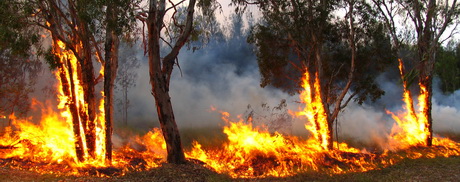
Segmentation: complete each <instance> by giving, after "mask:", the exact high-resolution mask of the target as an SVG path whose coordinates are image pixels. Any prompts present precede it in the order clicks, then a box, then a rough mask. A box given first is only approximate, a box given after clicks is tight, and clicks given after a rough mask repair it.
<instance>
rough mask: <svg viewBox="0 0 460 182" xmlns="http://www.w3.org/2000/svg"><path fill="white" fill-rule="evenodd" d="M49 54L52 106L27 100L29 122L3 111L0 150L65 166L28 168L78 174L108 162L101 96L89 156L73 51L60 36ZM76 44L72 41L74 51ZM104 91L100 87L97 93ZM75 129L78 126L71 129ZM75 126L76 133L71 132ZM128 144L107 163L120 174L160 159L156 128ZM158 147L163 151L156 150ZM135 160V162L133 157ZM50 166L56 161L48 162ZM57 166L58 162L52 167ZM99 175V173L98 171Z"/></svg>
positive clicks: (8, 155)
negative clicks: (5, 121) (6, 123)
mask: <svg viewBox="0 0 460 182" xmlns="http://www.w3.org/2000/svg"><path fill="white" fill-rule="evenodd" d="M53 47H54V53H55V55H56V57H57V58H58V59H59V60H58V61H59V64H60V65H59V66H58V69H57V70H56V71H55V72H54V74H55V76H56V78H57V85H56V89H57V90H58V92H59V93H58V95H57V98H58V101H59V104H58V105H57V108H53V107H51V104H50V103H45V104H42V103H40V102H38V101H36V100H33V104H32V106H33V108H34V109H36V110H39V113H40V114H41V116H42V117H41V118H40V120H39V124H34V123H33V122H32V121H33V120H34V118H32V117H30V118H26V119H17V118H16V117H15V116H14V115H11V116H9V119H10V120H12V126H10V127H7V128H5V132H4V133H3V134H2V135H3V136H1V137H0V147H3V148H5V149H6V150H0V158H2V159H13V160H16V159H19V160H23V162H25V161H26V162H32V163H46V164H49V166H53V165H60V164H65V166H66V167H65V168H67V170H62V169H61V168H60V169H49V168H44V169H41V168H39V167H33V168H32V170H35V171H37V172H40V173H54V172H57V171H60V172H63V173H69V172H70V173H72V174H84V173H85V172H82V170H83V171H84V169H85V168H91V167H92V168H103V167H108V166H109V165H110V164H107V163H106V160H105V133H104V132H105V118H104V116H105V115H104V114H105V113H104V100H103V99H100V102H99V111H98V113H97V115H96V119H95V126H96V127H95V128H94V130H95V131H94V132H95V133H96V138H95V143H96V148H95V155H94V157H92V156H91V155H90V154H89V152H88V150H87V148H88V146H87V143H86V142H85V141H86V138H85V137H86V135H85V130H90V128H88V127H89V126H88V124H86V125H84V124H83V122H85V121H84V119H83V118H81V116H80V114H81V113H83V114H84V115H88V106H87V104H86V103H85V100H84V91H83V86H82V84H81V82H80V78H79V74H78V73H79V69H81V68H80V67H79V64H78V62H77V59H76V57H75V54H74V53H73V52H72V51H71V50H69V49H67V48H66V45H65V44H64V43H63V42H61V41H56V42H53ZM78 49H81V47H79V46H77V50H78ZM103 94H104V93H103V92H101V95H103ZM72 104H74V105H75V106H76V107H77V109H78V112H79V113H77V114H78V115H77V119H78V126H79V128H75V126H74V123H73V122H74V119H75V115H72V112H71V110H70V105H72ZM75 129H78V130H75ZM75 131H78V132H79V133H75ZM77 134H78V135H79V136H80V137H81V141H83V142H82V143H81V146H79V147H81V148H82V149H83V152H84V156H83V160H81V159H79V157H78V156H77V153H76V147H77V146H78V145H79V144H78V143H76V139H77V138H78V135H77ZM128 144H130V145H136V146H138V147H139V146H140V148H141V149H138V150H136V149H133V147H132V146H128V145H127V146H124V147H121V148H120V149H119V150H117V151H115V152H114V154H113V163H112V166H113V167H116V168H119V169H121V171H123V172H119V173H124V172H125V171H128V170H139V169H150V168H152V167H157V166H158V165H159V164H160V163H161V162H163V161H164V160H163V159H164V156H165V155H164V149H165V148H166V146H165V144H164V141H163V138H162V134H161V132H160V131H159V130H153V131H151V132H149V133H147V134H146V135H145V136H144V137H136V138H133V139H131V140H130V142H129V143H128ZM161 151H163V152H161ZM133 161H136V162H133ZM54 167H56V166H54ZM56 168H59V167H56ZM101 175H102V176H103V174H101Z"/></svg>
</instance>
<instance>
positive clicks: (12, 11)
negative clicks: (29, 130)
mask: <svg viewBox="0 0 460 182" xmlns="http://www.w3.org/2000/svg"><path fill="white" fill-rule="evenodd" d="M32 11H33V10H32V7H29V6H27V3H26V2H22V1H17V0H1V1H0V75H1V76H0V115H9V114H11V113H13V112H14V113H15V115H16V116H24V115H25V114H26V113H27V111H28V110H29V105H30V100H29V97H28V94H29V92H31V91H32V90H33V85H34V83H35V78H36V77H37V75H36V74H37V73H38V71H39V70H40V69H41V64H40V62H39V61H38V59H37V58H38V55H37V54H38V53H39V52H40V51H41V49H40V46H39V45H38V43H39V35H38V33H39V31H37V30H36V29H34V27H32V26H30V15H31V12H32ZM34 52H38V53H34ZM34 54H35V55H34Z"/></svg>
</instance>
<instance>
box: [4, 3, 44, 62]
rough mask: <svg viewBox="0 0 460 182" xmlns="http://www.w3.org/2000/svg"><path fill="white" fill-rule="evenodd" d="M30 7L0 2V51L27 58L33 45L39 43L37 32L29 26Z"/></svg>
mask: <svg viewBox="0 0 460 182" xmlns="http://www.w3.org/2000/svg"><path fill="white" fill-rule="evenodd" d="M29 11H30V7H27V6H24V5H23V4H21V3H19V2H18V1H14V0H2V1H0V51H8V52H10V53H11V55H14V56H20V57H27V56H29V51H30V48H31V46H32V45H34V44H36V43H38V41H39V36H38V35H37V33H38V32H37V31H36V30H34V29H31V28H30V27H29V24H28V19H27V18H28V16H29V14H27V13H28V12H29Z"/></svg>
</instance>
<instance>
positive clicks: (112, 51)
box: [104, 4, 119, 163]
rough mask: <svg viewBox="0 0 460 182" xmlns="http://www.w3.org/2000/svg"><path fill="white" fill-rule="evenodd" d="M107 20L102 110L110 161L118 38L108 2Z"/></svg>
mask: <svg viewBox="0 0 460 182" xmlns="http://www.w3.org/2000/svg"><path fill="white" fill-rule="evenodd" d="M107 21H108V23H107V25H106V26H107V28H106V41H105V64H104V111H105V157H106V160H107V161H108V162H109V163H110V162H111V161H112V133H113V88H114V84H115V78H116V74H117V69H118V45H119V39H118V36H117V35H116V33H115V30H114V27H113V24H114V23H115V21H116V13H115V10H114V7H113V5H112V4H109V5H108V7H107Z"/></svg>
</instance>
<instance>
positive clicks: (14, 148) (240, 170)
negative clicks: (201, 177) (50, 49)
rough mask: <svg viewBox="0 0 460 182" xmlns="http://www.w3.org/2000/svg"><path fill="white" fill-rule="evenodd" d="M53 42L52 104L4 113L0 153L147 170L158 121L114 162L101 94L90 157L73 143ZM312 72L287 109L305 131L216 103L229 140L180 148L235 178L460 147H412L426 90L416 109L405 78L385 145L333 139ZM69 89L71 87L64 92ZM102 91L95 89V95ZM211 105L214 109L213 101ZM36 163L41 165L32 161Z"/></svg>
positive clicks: (157, 155) (67, 61)
mask: <svg viewBox="0 0 460 182" xmlns="http://www.w3.org/2000/svg"><path fill="white" fill-rule="evenodd" d="M53 46H57V47H55V48H56V50H57V51H56V52H55V53H56V56H57V57H58V58H59V60H60V62H61V64H63V65H64V66H65V67H61V69H58V70H57V71H56V72H55V75H56V78H57V79H58V84H57V86H56V87H57V90H58V91H59V94H58V101H59V104H58V107H57V108H53V107H51V104H49V103H47V102H45V103H44V104H43V103H40V102H38V101H36V100H33V106H34V107H35V108H36V109H40V110H41V112H40V113H41V118H40V122H39V123H38V124H35V123H33V122H32V120H34V119H35V118H32V117H31V118H26V119H18V118H16V117H15V116H14V115H11V116H8V119H10V120H11V121H12V126H10V127H7V128H5V132H4V133H3V134H2V136H1V137H0V149H2V150H0V159H12V160H13V161H23V162H24V161H25V162H26V163H32V167H30V164H23V165H22V166H21V165H19V168H23V169H30V170H35V171H38V172H40V173H61V174H69V173H70V174H78V175H86V174H93V173H91V172H88V168H96V169H97V168H106V167H113V168H115V169H116V171H115V172H114V173H110V174H106V173H104V172H99V171H97V170H96V174H97V175H99V176H106V175H114V174H119V175H123V174H126V173H127V172H129V171H139V170H148V169H151V168H155V167H158V166H160V165H161V163H163V162H165V158H166V144H165V141H164V138H163V135H162V133H161V131H160V130H159V129H153V130H152V131H150V132H148V133H147V134H145V135H144V136H136V137H134V138H131V139H130V140H127V142H125V144H124V145H122V146H117V147H116V148H114V153H113V161H112V163H111V164H108V163H106V161H105V146H104V145H105V138H104V137H105V133H104V131H105V123H104V122H105V121H104V114H105V113H104V108H103V107H104V100H103V99H101V100H100V102H99V111H98V113H97V117H96V120H95V124H96V128H95V133H96V141H95V142H96V149H95V156H94V157H91V155H90V154H89V152H88V151H87V150H86V148H87V147H88V146H87V145H86V142H82V146H77V142H76V140H77V139H78V137H77V134H79V135H80V136H81V140H82V141H86V138H85V134H84V132H85V130H88V128H85V127H88V126H84V125H83V122H84V121H82V120H81V119H80V120H79V121H78V124H79V125H78V126H79V128H75V125H74V119H75V118H74V116H73V115H72V114H74V113H71V111H70V108H69V107H70V105H71V104H75V106H76V107H78V109H79V110H78V111H79V112H83V113H85V112H86V114H88V113H87V112H88V111H87V107H88V106H87V104H86V103H85V100H84V93H83V87H82V85H81V83H80V81H79V80H80V79H79V77H78V69H79V65H78V63H77V59H76V57H75V55H74V53H73V52H72V51H70V50H68V49H66V47H65V45H64V43H62V42H60V41H57V42H56V44H55V45H53ZM64 68H65V69H64ZM400 71H401V75H404V74H403V73H404V68H403V66H402V62H400ZM310 76H311V74H310V73H308V72H306V73H305V74H304V78H303V80H302V86H303V91H302V92H301V94H300V100H301V101H302V103H303V104H304V108H302V109H300V111H299V112H291V113H292V114H293V115H295V116H298V117H299V118H300V119H303V120H304V121H305V128H306V129H307V130H308V131H309V133H310V137H309V138H306V139H305V138H301V137H296V136H287V135H283V134H280V133H278V132H272V133H271V132H269V131H268V129H267V128H266V127H265V126H255V125H253V122H252V121H245V120H244V119H242V118H241V116H237V117H236V118H232V117H231V115H230V113H228V112H225V111H218V112H220V114H221V118H222V120H223V121H225V123H226V126H225V127H224V128H223V133H224V134H226V135H227V140H226V141H225V142H223V143H222V144H221V145H220V146H214V147H209V146H203V145H201V144H200V143H198V142H194V143H193V147H192V148H191V149H190V150H189V151H186V156H187V157H188V158H189V159H196V160H199V161H202V162H203V163H205V165H206V166H208V167H210V168H212V169H214V170H215V171H217V172H219V173H225V174H228V175H230V176H232V177H235V178H237V177H239V178H254V177H267V176H278V177H283V176H291V175H295V174H297V173H300V172H307V171H318V172H324V173H328V174H340V173H347V172H363V171H368V170H373V169H378V168H381V167H386V166H389V165H392V164H394V163H396V162H398V161H400V160H401V159H403V158H420V157H428V158H433V157H439V156H441V157H449V156H459V155H460V144H459V143H457V142H454V141H452V140H449V139H444V138H434V139H433V144H434V145H435V147H431V148H414V146H420V144H423V143H424V141H425V140H426V138H427V136H428V131H426V129H425V128H426V127H425V126H426V124H427V121H428V120H427V119H426V118H425V117H424V116H425V113H424V112H426V109H425V108H426V107H427V104H428V103H426V102H425V101H426V98H427V95H428V93H427V90H426V87H424V86H423V85H419V86H420V95H419V97H418V105H417V106H418V107H419V109H418V110H415V109H414V106H413V100H412V96H411V93H410V91H409V89H408V88H407V83H404V95H403V100H404V102H405V104H406V107H405V110H406V112H402V113H398V114H397V115H396V114H393V113H391V112H389V111H387V112H388V113H389V114H391V115H392V117H393V119H394V120H395V121H396V124H395V125H394V127H393V128H392V131H391V135H390V140H389V142H390V148H389V149H390V150H384V151H380V152H378V153H371V152H368V151H367V150H366V149H357V148H353V147H350V146H348V144H346V143H337V142H334V143H332V142H331V141H332V140H331V137H332V135H331V133H330V132H331V131H330V128H329V127H330V126H329V123H328V118H327V113H326V109H327V108H326V106H324V105H323V101H322V100H321V99H322V98H321V96H320V93H321V86H320V80H319V78H318V75H317V74H316V75H315V76H314V77H315V78H314V79H312V78H310ZM70 87H72V88H73V89H70ZM69 90H72V92H75V93H71V94H69V93H65V92H66V91H69ZM103 94H104V93H102V92H101V95H103ZM211 110H213V111H216V110H217V109H216V108H215V107H212V106H211ZM0 117H3V116H0ZM251 119H252V118H251ZM75 131H78V132H80V133H75ZM331 144H333V145H334V146H337V149H334V150H330V148H329V147H328V146H330V145H331ZM76 147H81V148H83V149H84V156H83V157H84V160H80V159H79V158H78V156H77V153H76ZM395 151H396V152H395ZM12 163H13V164H14V163H15V162H12ZM13 164H12V165H13ZM39 164H45V165H43V166H40V167H37V166H36V165H39ZM25 166H29V168H26V167H25Z"/></svg>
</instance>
